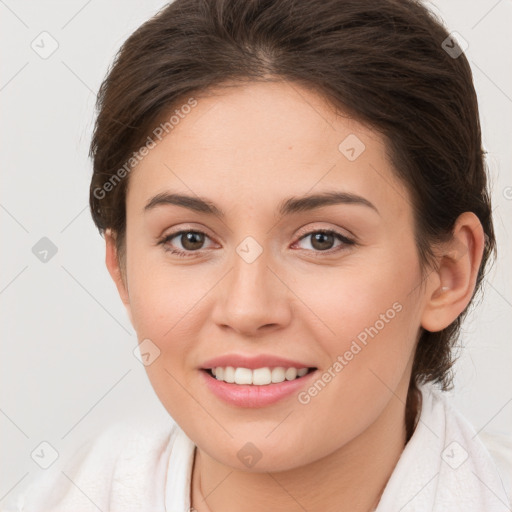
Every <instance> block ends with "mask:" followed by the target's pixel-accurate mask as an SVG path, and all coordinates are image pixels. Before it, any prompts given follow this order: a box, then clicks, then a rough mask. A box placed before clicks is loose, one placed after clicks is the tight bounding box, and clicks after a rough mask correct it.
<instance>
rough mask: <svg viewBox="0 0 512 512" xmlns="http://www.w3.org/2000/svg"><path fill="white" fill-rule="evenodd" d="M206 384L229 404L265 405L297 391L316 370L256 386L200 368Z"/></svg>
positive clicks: (242, 405) (245, 405) (241, 405)
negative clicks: (235, 382) (237, 382)
mask: <svg viewBox="0 0 512 512" xmlns="http://www.w3.org/2000/svg"><path fill="white" fill-rule="evenodd" d="M200 372H201V373H202V374H203V378H204V379H205V381H206V385H207V386H208V388H209V389H210V391H212V393H213V394H215V395H216V396H218V397H219V398H220V399H222V400H224V401H225V402H228V403H229V404H232V405H236V406H238V407H264V406H266V405H271V404H274V403H276V402H278V401H279V400H281V399H283V398H285V397H287V396H290V395H292V394H293V393H297V392H298V391H299V390H300V389H301V388H303V387H304V386H305V385H306V384H308V383H309V381H310V380H311V376H312V375H314V374H315V373H316V370H314V371H312V372H310V373H307V374H306V375H304V376H303V377H300V378H298V379H294V380H285V381H283V382H279V383H277V384H266V385H264V386H256V385H253V384H230V383H228V382H224V381H222V380H217V379H216V378H215V377H212V376H211V375H210V374H209V373H208V372H207V371H205V370H200Z"/></svg>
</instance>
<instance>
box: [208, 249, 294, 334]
mask: <svg viewBox="0 0 512 512" xmlns="http://www.w3.org/2000/svg"><path fill="white" fill-rule="evenodd" d="M269 259H270V258H267V256H266V253H265V251H264V252H263V253H262V254H261V255H260V256H259V257H258V258H257V259H256V260H255V261H252V262H250V263H249V262H247V261H245V260H244V259H243V258H242V257H240V256H239V255H238V254H235V256H234V258H233V266H232V268H231V270H230V271H229V272H228V274H227V275H226V276H225V277H224V278H223V279H222V281H221V282H220V283H219V285H218V287H217V296H216V299H215V306H214V308H213V313H212V316H213V320H214V322H215V323H216V324H217V325H218V326H219V327H220V328H221V329H224V330H229V329H230V330H233V331H235V332H236V333H238V334H240V335H244V336H247V337H257V336H259V335H261V334H263V333H267V332H271V331H273V330H279V329H283V328H284V327H286V326H287V325H288V324H289V323H290V321H291V317H292V310H291V306H292V304H291V302H292V300H293V293H292V292H291V291H290V288H289V287H288V286H287V284H286V279H283V277H282V276H279V275H278V272H276V270H274V268H271V267H274V266H275V265H273V264H272V262H271V261H269ZM269 265H270V266H269Z"/></svg>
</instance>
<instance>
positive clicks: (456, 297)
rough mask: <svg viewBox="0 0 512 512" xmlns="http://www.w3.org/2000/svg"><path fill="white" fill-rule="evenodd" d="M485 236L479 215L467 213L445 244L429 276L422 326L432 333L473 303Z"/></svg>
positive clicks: (460, 218)
mask: <svg viewBox="0 0 512 512" xmlns="http://www.w3.org/2000/svg"><path fill="white" fill-rule="evenodd" d="M484 243H485V235H484V230H483V228H482V224H481V223H480V221H479V219H478V217H477V216H476V215H475V214H474V213H472V212H464V213H463V214H461V215H460V216H459V218H458V219H457V221H456V223H455V226H454V229H453V236H452V239H451V240H450V241H448V242H447V243H446V244H443V246H442V249H441V252H440V256H439V259H438V268H437V269H436V270H434V271H433V272H432V273H431V274H430V275H429V278H428V281H429V285H428V286H427V287H426V289H427V296H426V304H425V307H424V310H423V314H422V318H421V325H422V327H423V328H424V329H426V330H427V331H431V332H436V331H441V330H442V329H444V328H446V327H448V326H449V325H450V324H451V323H452V322H453V321H454V320H455V319H456V318H457V317H458V316H459V315H460V314H461V313H462V311H464V309H465V308H466V306H467V305H468V303H469V302H470V300H471V298H472V296H473V292H474V289H475V284H476V278H477V276H478V269H479V268H480V263H481V261H482V255H483V250H484Z"/></svg>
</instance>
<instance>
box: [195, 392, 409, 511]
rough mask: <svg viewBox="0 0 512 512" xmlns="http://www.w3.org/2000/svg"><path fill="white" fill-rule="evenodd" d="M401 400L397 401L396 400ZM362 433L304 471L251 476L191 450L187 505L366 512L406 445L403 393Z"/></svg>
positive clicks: (216, 508)
mask: <svg viewBox="0 0 512 512" xmlns="http://www.w3.org/2000/svg"><path fill="white" fill-rule="evenodd" d="M402 395H403V396H402ZM399 396H400V398H397V396H393V397H392V398H391V399H390V401H389V403H388V405H387V406H386V408H385V409H384V411H383V412H382V413H381V415H380V416H379V417H378V418H377V420H376V421H375V422H374V423H373V424H371V425H370V426H369V427H368V428H367V429H366V430H365V431H364V432H362V433H361V434H360V435H359V436H358V437H356V438H355V439H353V440H351V441H350V442H349V443H348V444H346V445H344V446H342V447H341V448H339V449H338V450H336V451H335V452H333V453H331V454H329V455H328V456H326V457H323V458H322V459H319V460H316V461H314V462H312V463H310V464H307V465H305V466H301V467H298V468H293V469H291V470H287V471H280V472H275V473H272V472H264V473H252V472H244V471H240V470H236V469H233V468H231V467H228V466H225V465H223V464H220V463H219V462H218V461H216V460H215V459H213V458H211V457H210V456H209V455H208V454H206V453H205V452H203V451H202V450H200V449H199V447H197V449H196V456H195V460H194V466H193V476H192V505H193V509H195V510H196V511H197V512H217V511H222V512H235V511H237V512H238V511H240V510H244V511H245V512H253V511H254V512H256V511H260V510H262V509H278V510H280V511H283V512H292V511H293V512H296V511H300V510H308V511H310V512H314V511H322V512H330V511H336V512H345V511H347V512H348V511H350V512H372V511H374V510H375V508H376V507H377V504H378V502H379V500H380V497H381V495H382V492H383V491H384V488H385V486H386V484H387V481H388V479H389V477H390V476H391V474H392V472H393V469H394V468H395V466H396V463H397V462H398V459H399V458H400V455H401V454H402V451H403V449H404V446H405V444H406V442H407V441H408V436H407V430H406V421H405V401H406V397H407V389H405V390H403V392H401V393H400V394H399Z"/></svg>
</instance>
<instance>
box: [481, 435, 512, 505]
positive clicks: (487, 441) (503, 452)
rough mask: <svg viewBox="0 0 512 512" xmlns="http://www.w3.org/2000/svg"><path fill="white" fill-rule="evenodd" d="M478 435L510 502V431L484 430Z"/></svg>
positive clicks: (511, 485) (511, 455)
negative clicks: (496, 469)
mask: <svg viewBox="0 0 512 512" xmlns="http://www.w3.org/2000/svg"><path fill="white" fill-rule="evenodd" d="M478 437H479V438H480V440H481V441H482V443H483V444H484V446H485V447H486V449H487V451H488V452H489V454H490V455H491V457H492V459H493V460H494V463H495V464H496V467H497V468H498V472H499V474H500V477H501V480H502V482H503V485H504V486H505V490H506V492H507V495H508V498H509V500H510V502H511V503H512V433H505V432H498V431H492V430H489V431H486V430H484V431H482V432H480V433H479V434H478Z"/></svg>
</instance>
